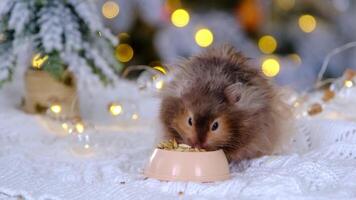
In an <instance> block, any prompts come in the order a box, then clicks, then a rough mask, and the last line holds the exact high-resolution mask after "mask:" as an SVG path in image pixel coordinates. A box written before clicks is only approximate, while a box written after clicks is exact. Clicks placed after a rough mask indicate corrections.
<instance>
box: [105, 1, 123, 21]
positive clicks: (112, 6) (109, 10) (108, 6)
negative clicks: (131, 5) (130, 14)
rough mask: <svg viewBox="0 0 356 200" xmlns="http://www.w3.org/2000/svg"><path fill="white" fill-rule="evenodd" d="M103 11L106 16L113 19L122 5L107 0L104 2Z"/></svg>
mask: <svg viewBox="0 0 356 200" xmlns="http://www.w3.org/2000/svg"><path fill="white" fill-rule="evenodd" d="M101 12H102V14H103V16H104V17H105V18H107V19H113V18H115V17H116V16H117V15H118V14H119V12H120V7H119V5H118V4H117V3H116V2H114V1H107V2H105V3H104V4H103V7H102V8H101Z"/></svg>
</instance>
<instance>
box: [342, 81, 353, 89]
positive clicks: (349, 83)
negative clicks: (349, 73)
mask: <svg viewBox="0 0 356 200" xmlns="http://www.w3.org/2000/svg"><path fill="white" fill-rule="evenodd" d="M344 85H345V87H348V88H350V87H352V86H353V85H354V83H353V82H352V81H351V80H345V82H344Z"/></svg>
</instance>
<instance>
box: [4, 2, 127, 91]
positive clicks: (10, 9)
mask: <svg viewBox="0 0 356 200" xmlns="http://www.w3.org/2000/svg"><path fill="white" fill-rule="evenodd" d="M27 42H30V43H32V45H31V47H32V51H31V52H28V53H30V54H31V56H32V55H34V54H40V55H41V56H48V59H47V60H46V61H44V63H43V67H42V68H41V69H42V70H45V71H47V72H48V73H50V74H51V75H53V76H54V77H55V78H58V79H60V77H61V74H60V72H62V71H63V72H64V71H65V70H66V69H68V70H70V71H72V72H73V73H74V74H76V75H77V76H78V78H79V79H80V78H83V77H84V75H83V72H85V76H88V73H90V74H94V75H96V76H97V77H98V79H95V80H101V81H102V83H104V84H107V83H112V82H113V81H114V79H115V78H116V77H117V76H116V74H117V73H118V72H119V71H120V70H121V65H120V64H119V63H118V62H117V61H116V59H115V57H114V53H113V50H114V46H115V45H116V44H117V43H118V40H117V38H116V37H115V36H113V35H112V34H111V32H110V31H109V30H108V29H106V28H105V27H104V26H103V24H102V22H101V19H100V17H99V16H98V15H97V10H96V8H95V3H94V2H93V1H91V0H86V1H82V0H67V1H63V0H1V1H0V58H1V61H2V62H1V63H0V86H1V85H2V84H3V83H5V82H6V81H9V80H11V76H12V74H13V72H14V69H15V67H16V66H17V64H18V63H16V60H18V58H21V57H25V55H23V54H20V53H19V52H20V51H18V49H21V48H22V46H23V43H27ZM26 56H28V55H26ZM28 65H29V64H28ZM72 65H74V66H72ZM59 66H61V67H60V68H58V67H59ZM54 68H55V69H54ZM83 68H84V69H83ZM59 69H60V70H59ZM79 73H81V74H79ZM89 77H93V76H89Z"/></svg>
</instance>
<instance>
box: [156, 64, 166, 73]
mask: <svg viewBox="0 0 356 200" xmlns="http://www.w3.org/2000/svg"><path fill="white" fill-rule="evenodd" d="M153 69H155V70H158V71H160V72H162V73H163V74H166V73H167V72H166V69H164V67H162V66H155V67H153Z"/></svg>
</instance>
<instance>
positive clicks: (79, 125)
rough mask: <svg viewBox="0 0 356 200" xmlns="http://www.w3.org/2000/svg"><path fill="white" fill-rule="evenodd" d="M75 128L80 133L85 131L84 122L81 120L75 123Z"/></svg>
mask: <svg viewBox="0 0 356 200" xmlns="http://www.w3.org/2000/svg"><path fill="white" fill-rule="evenodd" d="M75 128H76V130H77V132H78V133H83V132H84V124H83V123H81V122H78V123H76V124H75Z"/></svg>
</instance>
